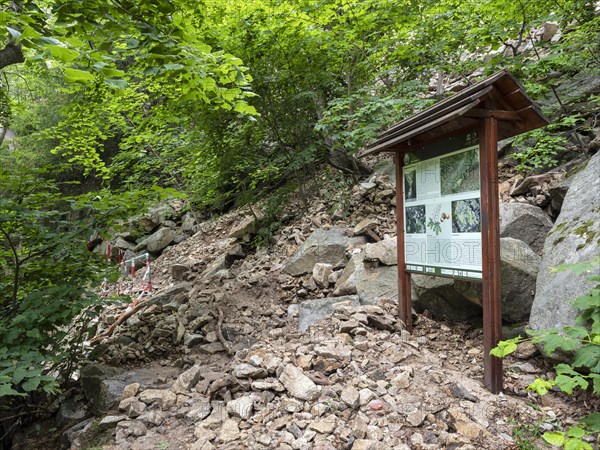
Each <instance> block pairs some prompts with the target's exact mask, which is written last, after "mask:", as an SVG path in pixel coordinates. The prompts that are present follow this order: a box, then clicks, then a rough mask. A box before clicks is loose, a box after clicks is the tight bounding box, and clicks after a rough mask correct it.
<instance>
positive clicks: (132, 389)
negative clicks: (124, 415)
mask: <svg viewBox="0 0 600 450" xmlns="http://www.w3.org/2000/svg"><path fill="white" fill-rule="evenodd" d="M139 390H140V383H131V384H128V385H127V386H125V387H124V388H123V396H122V397H121V398H123V399H126V398H130V397H135V395H136V394H137V393H138V391H139Z"/></svg>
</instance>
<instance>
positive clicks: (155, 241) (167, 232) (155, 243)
mask: <svg viewBox="0 0 600 450" xmlns="http://www.w3.org/2000/svg"><path fill="white" fill-rule="evenodd" d="M173 239H175V233H174V232H173V230H171V229H170V228H160V229H159V230H158V231H157V232H155V233H153V234H151V235H150V236H148V237H147V238H145V239H144V240H142V242H140V243H139V244H138V245H136V246H135V251H136V252H140V251H142V250H148V251H149V252H150V253H160V252H161V251H162V250H163V249H165V248H166V247H167V246H168V245H169V244H170V243H171V242H173Z"/></svg>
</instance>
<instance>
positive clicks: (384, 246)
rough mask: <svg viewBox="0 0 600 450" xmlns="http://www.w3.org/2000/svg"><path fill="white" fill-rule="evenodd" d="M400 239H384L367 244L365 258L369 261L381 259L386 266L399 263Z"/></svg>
mask: <svg viewBox="0 0 600 450" xmlns="http://www.w3.org/2000/svg"><path fill="white" fill-rule="evenodd" d="M397 249H398V240H397V239H396V238H395V237H394V238H392V239H384V240H383V241H379V242H375V243H373V244H367V245H366V246H365V259H366V260H367V261H379V262H380V263H382V264H385V265H386V266H396V265H398V251H397Z"/></svg>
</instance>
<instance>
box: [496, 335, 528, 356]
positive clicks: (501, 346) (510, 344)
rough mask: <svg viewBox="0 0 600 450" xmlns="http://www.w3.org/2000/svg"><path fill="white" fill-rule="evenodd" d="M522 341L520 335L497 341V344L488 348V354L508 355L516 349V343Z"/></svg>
mask: <svg viewBox="0 0 600 450" xmlns="http://www.w3.org/2000/svg"><path fill="white" fill-rule="evenodd" d="M521 341H522V338H521V337H520V336H517V337H515V338H512V339H508V340H506V341H500V342H498V345H497V346H496V347H494V348H493V349H491V350H490V355H492V356H495V357H497V358H504V357H505V356H506V355H510V354H511V353H513V352H514V351H515V350H516V349H517V344H518V343H519V342H521Z"/></svg>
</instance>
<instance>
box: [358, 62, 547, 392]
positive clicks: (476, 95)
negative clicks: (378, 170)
mask: <svg viewBox="0 0 600 450" xmlns="http://www.w3.org/2000/svg"><path fill="white" fill-rule="evenodd" d="M547 123H548V121H547V119H546V118H545V117H544V115H543V114H542V113H541V112H540V111H539V109H538V108H537V107H536V106H535V105H534V104H533V102H532V101H531V99H529V97H527V95H526V94H525V92H524V89H523V87H522V86H521V85H520V84H519V83H518V82H517V80H516V79H515V78H514V77H512V75H510V74H509V73H508V72H507V71H501V72H499V73H497V74H495V75H493V76H491V77H490V78H488V79H486V80H483V81H482V82H480V83H478V84H476V85H473V86H470V87H468V88H466V89H464V90H463V91H461V92H460V93H458V94H455V95H454V96H452V97H450V98H448V99H446V100H443V101H441V102H439V103H437V104H435V105H433V106H432V107H430V108H428V109H426V110H424V111H422V112H420V113H418V114H416V115H414V116H412V117H410V118H408V119H406V120H404V121H402V122H400V123H398V124H396V125H394V126H392V127H391V128H389V129H388V130H386V131H385V132H383V133H382V134H381V135H380V136H379V139H378V140H377V141H376V142H375V143H374V144H373V145H372V146H371V147H370V148H368V149H367V150H366V151H364V152H363V153H362V154H361V156H367V155H371V154H377V153H379V152H382V151H386V152H393V153H394V161H395V167H396V226H397V230H398V231H397V236H398V308H399V315H400V318H401V320H402V321H403V322H404V324H405V325H406V328H407V330H409V331H412V297H411V273H417V274H421V275H432V276H442V277H451V278H459V279H466V280H471V281H478V282H481V283H482V306H483V350H484V358H483V359H484V377H483V382H484V385H485V387H486V388H487V389H488V390H490V391H491V392H493V393H499V392H500V391H501V390H502V389H503V373H502V360H501V359H499V358H496V357H494V356H491V355H490V350H491V349H492V348H494V347H495V346H496V345H497V344H498V341H499V340H500V339H501V337H502V299H501V287H500V225H499V223H500V213H499V197H498V149H497V147H498V144H497V143H498V140H499V139H506V138H508V137H512V136H516V135H518V134H521V133H524V132H526V131H529V130H532V129H535V128H539V127H541V126H544V125H546V124H547ZM476 163H477V164H478V165H477V167H475V164H476ZM465 167H466V168H465ZM461 171H464V172H461ZM461 177H463V178H461ZM457 178H458V183H455V182H454V181H456V179H457ZM448 179H452V180H453V181H452V182H449V181H448ZM465 180H467V181H466V183H465V185H462V184H463V181H465ZM457 185H458V187H457ZM440 214H441V216H440ZM426 217H429V219H430V220H429V222H426ZM465 217H466V219H465ZM427 228H429V231H428V230H427Z"/></svg>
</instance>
